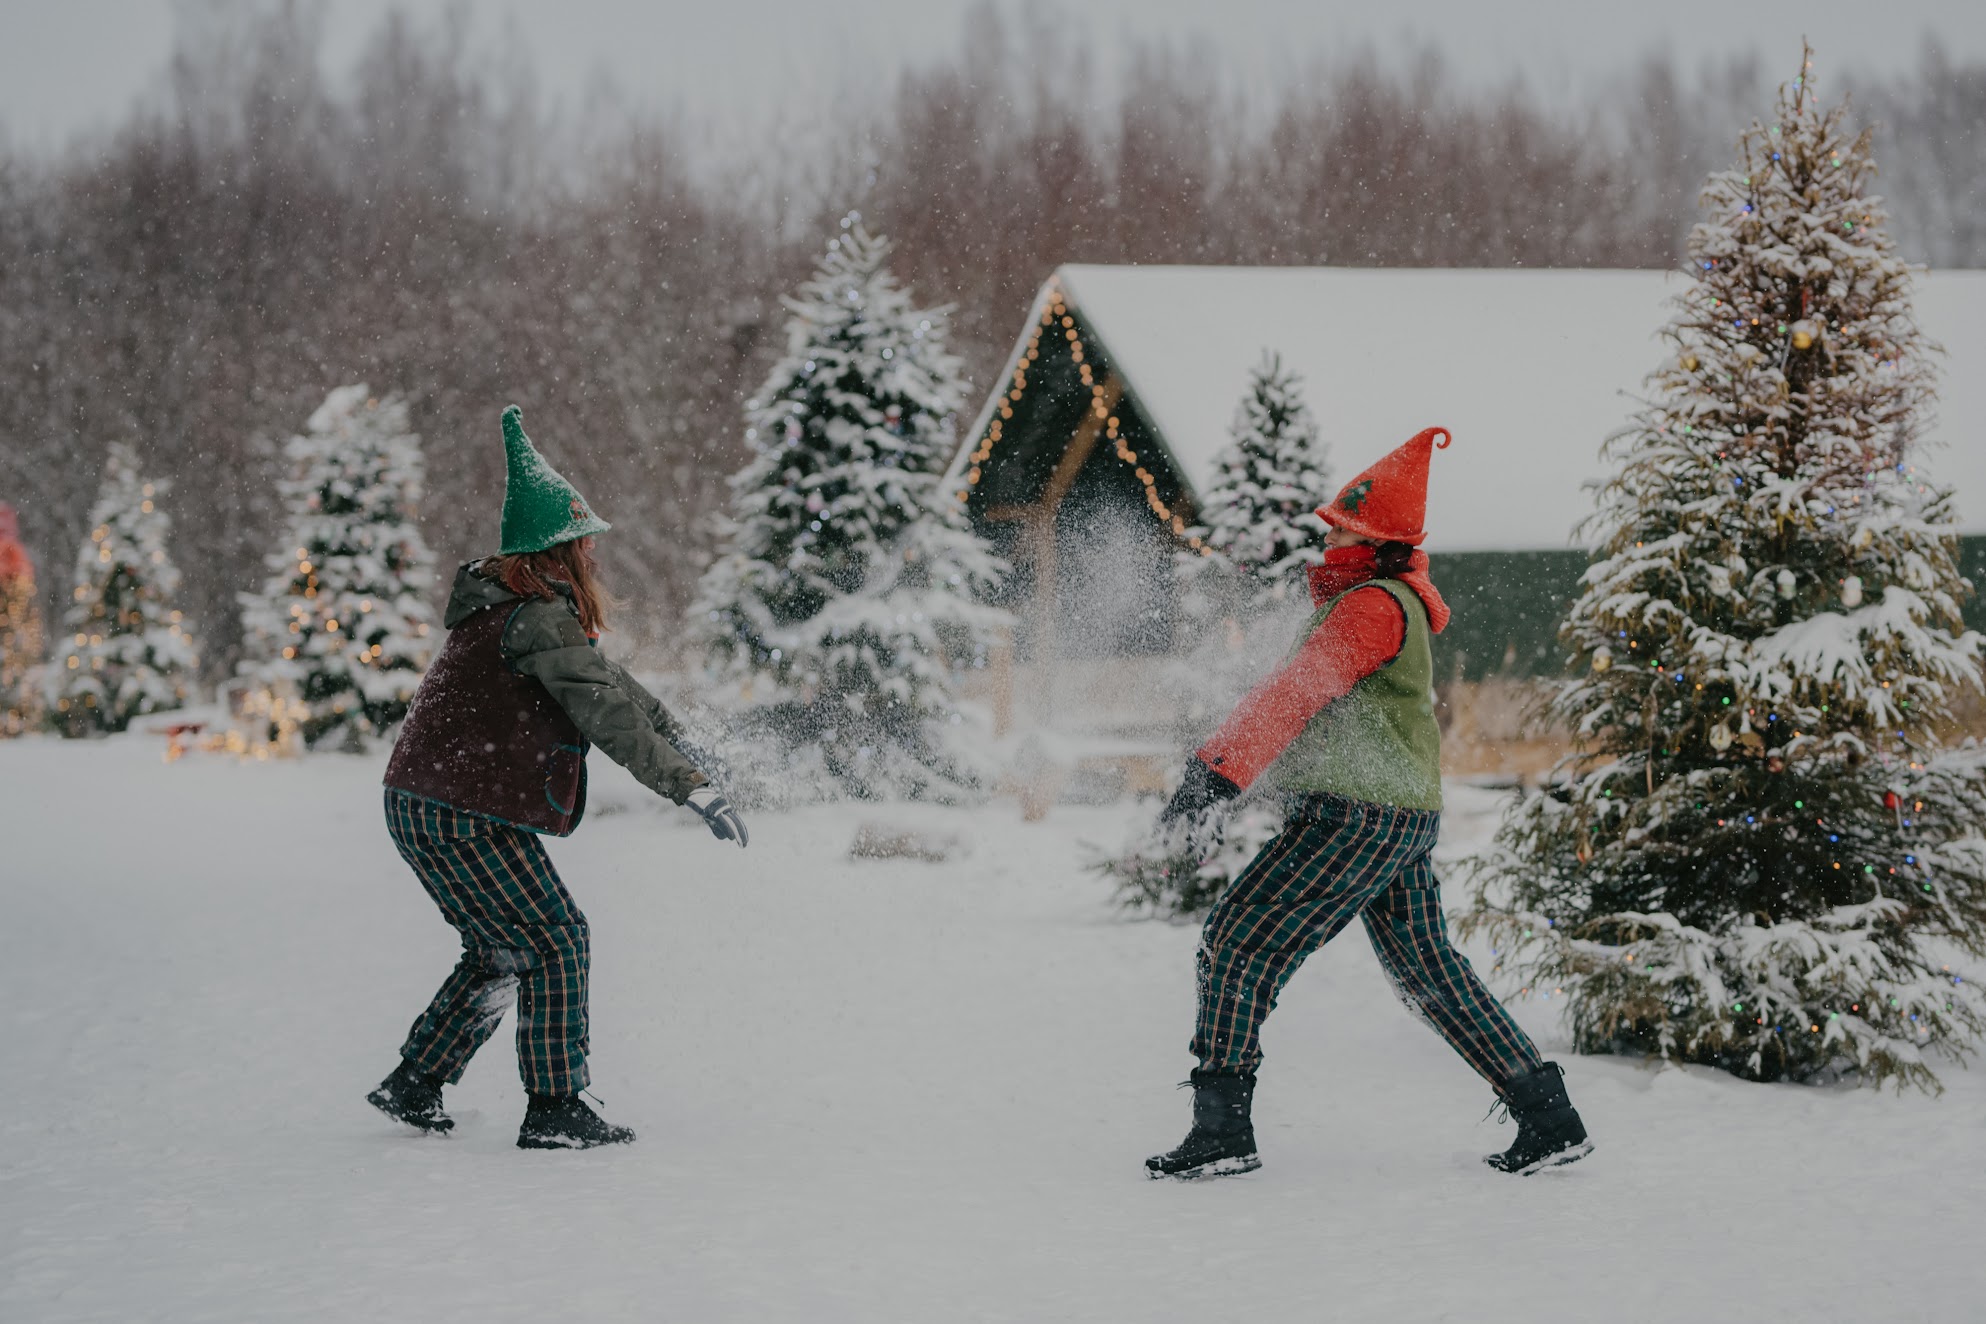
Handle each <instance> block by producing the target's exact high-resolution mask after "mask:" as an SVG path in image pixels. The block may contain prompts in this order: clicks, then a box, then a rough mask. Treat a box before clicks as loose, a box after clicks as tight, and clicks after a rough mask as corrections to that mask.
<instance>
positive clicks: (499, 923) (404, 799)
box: [386, 790, 589, 1094]
mask: <svg viewBox="0 0 1986 1324" xmlns="http://www.w3.org/2000/svg"><path fill="white" fill-rule="evenodd" d="M386 828H387V831H388V832H390V833H391V834H392V836H393V844H394V845H395V846H397V847H398V848H399V850H400V858H401V859H403V860H405V861H406V862H407V863H408V864H409V865H411V866H412V867H413V870H414V873H415V874H417V875H418V876H419V877H420V880H421V886H423V887H425V888H426V889H427V890H428V895H429V896H431V897H433V898H434V903H435V904H436V905H437V906H439V907H441V914H442V917H443V918H444V919H446V920H447V921H448V922H449V923H450V924H453V925H454V926H455V928H456V930H457V931H458V932H460V933H461V935H462V959H461V960H460V961H458V962H456V965H455V970H454V972H453V973H451V974H450V975H449V976H448V978H447V980H446V981H445V982H443V984H442V986H441V989H440V991H439V992H437V993H436V994H435V995H434V1001H433V1002H431V1003H429V1004H428V1009H427V1010H426V1011H424V1012H422V1013H421V1015H420V1019H418V1020H416V1021H415V1022H414V1026H413V1028H412V1029H411V1030H409V1031H408V1032H407V1042H406V1043H405V1044H403V1045H402V1046H401V1048H400V1056H401V1057H403V1058H405V1059H406V1060H407V1061H408V1062H409V1063H410V1064H412V1065H413V1066H414V1067H415V1068H416V1069H418V1070H421V1071H425V1072H428V1073H430V1074H432V1075H435V1076H439V1077H441V1078H442V1079H444V1080H446V1081H448V1082H449V1083H450V1084H453V1083H454V1082H456V1081H458V1080H460V1079H462V1072H463V1069H464V1068H466V1067H467V1066H468V1065H469V1059H470V1058H471V1057H473V1056H474V1055H475V1052H476V1050H477V1049H478V1048H481V1047H482V1046H483V1042H484V1041H485V1040H486V1039H488V1038H489V1037H490V1036H491V1035H492V1034H494V1033H495V1032H496V1027H497V1024H498V1022H500V1021H501V1020H503V1013H504V1012H505V1011H506V1010H507V1009H508V1008H509V1007H510V1005H511V1003H512V1002H513V1001H514V1002H516V1003H517V1074H518V1075H520V1076H522V1077H523V1078H524V1088H525V1089H527V1090H529V1091H530V1092H531V1093H533V1094H577V1093H578V1092H579V1091H580V1090H582V1089H584V1088H586V1084H587V1081H588V1079H589V1077H588V1076H587V1072H586V971H587V961H588V944H587V930H586V916H584V915H582V914H580V913H579V907H578V906H576V905H574V904H573V901H572V896H571V894H570V893H568V892H567V891H566V890H565V884H564V883H561V882H560V881H559V875H558V872H557V870H555V869H553V868H552V861H551V859H550V857H549V856H547V855H546V854H545V847H544V845H543V844H542V843H541V842H540V841H539V840H538V838H537V837H536V836H535V835H533V834H532V833H529V832H526V831H524V830H523V829H522V828H515V827H512V826H511V825H510V824H508V823H502V822H499V821H497V820H496V819H494V818H485V817H483V816H482V815H480V814H467V813H463V812H462V811H460V810H457V809H451V808H449V807H448V806H447V805H443V804H437V803H435V802H434V801H432V800H423V799H420V798H418V797H416V796H412V795H407V794H405V793H403V792H400V791H394V790H389V791H387V792H386Z"/></svg>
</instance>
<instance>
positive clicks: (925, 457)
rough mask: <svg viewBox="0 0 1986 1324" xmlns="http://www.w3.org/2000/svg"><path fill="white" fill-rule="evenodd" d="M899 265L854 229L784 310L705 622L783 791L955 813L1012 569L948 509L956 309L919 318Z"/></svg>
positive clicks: (728, 683) (855, 224)
mask: <svg viewBox="0 0 1986 1324" xmlns="http://www.w3.org/2000/svg"><path fill="white" fill-rule="evenodd" d="M888 256H889V246H888V244H887V243H885V242H884V241H883V240H881V239H879V238H876V237H872V236H871V235H869V234H868V233H867V232H866V231H865V230H864V229H863V227H862V225H861V222H860V219H859V217H854V216H851V217H850V218H848V219H847V220H845V221H844V222H843V223H842V233H841V234H839V235H838V236H836V237H835V238H834V239H832V240H831V241H830V242H829V244H828V247H827V251H826V253H825V254H824V255H823V257H822V258H821V261H820V264H819V266H818V267H817V268H816V270H815V272H814V275H813V277H812V279H810V280H808V281H807V282H806V283H804V284H803V285H802V286H801V287H800V291H799V294H798V296H797V297H795V298H791V299H789V300H787V308H788V310H789V311H790V313H791V317H790V319H789V321H788V322H787V329H786V335H787V352H786V355H785V357H784V358H782V359H781V360H780V361H779V363H778V364H777V365H776V366H774V368H773V369H772V371H771V373H770V374H769V375H768V376H767V378H766V381H765V383H764V385H763V386H761V387H760V388H759V391H758V393H757V395H756V396H755V397H754V398H753V399H752V400H751V401H750V402H749V403H748V406H747V415H746V422H747V426H746V430H745V439H746V442H747V443H748V444H749V446H750V447H751V450H752V460H751V462H750V463H749V464H747V465H746V466H745V468H744V469H743V470H741V471H740V472H739V473H738V474H737V475H735V476H734V477H733V479H732V480H731V487H732V510H731V517H730V519H729V521H728V522H727V525H726V527H725V531H724V532H725V550H724V552H723V554H722V555H721V556H720V557H719V558H718V560H717V561H716V562H715V563H714V564H713V565H712V566H711V568H710V570H709V571H708V572H707V573H706V575H705V577H704V580H703V583H702V586H701V590H700V593H699V599H698V601H697V603H696V605H695V607H694V608H693V621H694V623H695V624H696V625H697V627H698V629H699V632H700V634H701V637H702V640H703V642H704V645H705V651H706V655H707V657H708V660H709V664H710V667H711V669H712V671H713V673H714V678H715V679H716V681H718V682H719V683H720V684H721V685H722V686H723V687H724V688H726V689H728V690H729V691H730V693H731V694H732V695H734V696H735V698H736V700H737V701H738V704H739V711H738V716H739V718H740V719H741V721H742V723H743V725H744V727H745V731H744V733H743V734H744V735H746V736H747V737H750V738H751V739H752V740H753V741H754V742H755V743H757V744H758V745H759V746H760V747H762V748H771V749H774V750H776V751H778V758H779V761H780V762H781V764H782V766H783V767H784V768H785V769H786V770H787V772H788V773H789V774H791V781H790V783H789V784H791V785H796V786H803V787H805V788H807V789H808V791H809V792H810V793H813V794H820V795H829V796H832V795H839V794H848V795H854V796H858V797H884V796H906V797H934V798H951V797H953V796H956V795H958V794H959V793H961V792H963V791H966V790H968V789H970V788H971V787H972V786H973V785H974V784H975V782H976V780H977V775H976V773H975V770H974V766H973V765H974V762H975V760H974V759H973V757H972V755H971V747H972V744H973V743H974V742H972V741H969V740H967V739H965V738H964V737H965V735H966V731H965V725H966V714H965V712H964V711H963V710H962V709H961V708H960V706H959V703H958V700H957V697H956V687H955V675H954V673H955V671H957V670H958V669H961V668H968V667H979V666H984V665H985V659H986V654H987V650H988V648H989V647H990V645H991V643H992V641H993V637H994V631H995V630H997V629H998V628H999V627H1000V626H1001V625H1002V624H1003V623H1004V621H1005V616H1004V614H1003V613H1001V612H999V611H997V610H995V609H993V608H990V607H988V606H986V605H984V604H983V600H982V599H983V595H984V594H985V593H986V592H987V591H988V590H989V589H990V588H992V587H993V585H994V584H995V582H996V581H997V579H998V577H999V576H1000V574H1001V573H1002V571H1003V567H1002V566H1001V564H1000V563H999V562H998V561H997V560H996V559H995V558H994V557H993V556H992V555H991V554H990V553H989V552H988V551H987V550H986V548H985V547H984V545H983V544H982V543H981V542H980V540H979V539H978V537H977V536H976V535H975V534H974V533H973V532H972V530H971V528H970V526H969V525H968V524H967V523H966V520H965V516H964V513H963V511H962V510H961V509H960V507H959V505H958V503H957V502H956V501H954V500H951V499H949V498H948V497H947V496H946V495H945V494H943V493H941V492H940V491H939V488H938V484H939V481H940V477H941V474H942V471H943V469H944V467H945V462H946V460H947V459H948V458H949V456H950V451H951V441H952V415H953V414H954V413H955V412H956V410H957V409H958V408H959V406H960V404H961V403H962V401H963V399H964V384H963V382H962V381H961V379H960V375H959V365H958V362H957V360H956V359H954V358H953V357H952V356H951V355H950V354H949V353H947V352H946V350H945V319H944V313H943V310H938V309H920V308H917V307H916V306H914V305H913V304H912V302H911V298H910V295H909V293H908V292H907V291H905V290H904V289H903V288H902V287H900V286H899V285H898V284H897V283H896V281H895V279H894V278H893V277H892V276H891V275H890V272H889V269H888V267H887V265H886V263H887V260H888Z"/></svg>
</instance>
